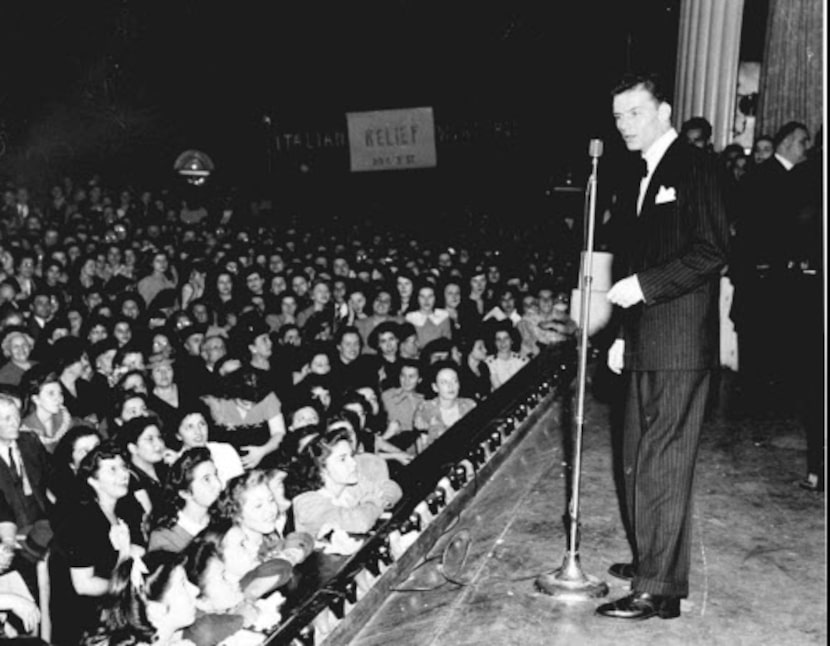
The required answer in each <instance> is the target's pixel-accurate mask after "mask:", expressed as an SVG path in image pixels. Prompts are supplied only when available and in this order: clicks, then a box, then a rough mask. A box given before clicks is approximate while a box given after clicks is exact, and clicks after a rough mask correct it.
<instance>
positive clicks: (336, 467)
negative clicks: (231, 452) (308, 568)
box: [289, 423, 401, 536]
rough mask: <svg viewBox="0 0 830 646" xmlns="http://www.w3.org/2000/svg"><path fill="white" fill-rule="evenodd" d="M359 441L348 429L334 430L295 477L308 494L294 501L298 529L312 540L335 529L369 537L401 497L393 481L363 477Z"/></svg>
mask: <svg viewBox="0 0 830 646" xmlns="http://www.w3.org/2000/svg"><path fill="white" fill-rule="evenodd" d="M355 449H356V447H355V435H354V431H353V429H352V428H350V426H349V425H348V424H344V423H336V424H333V425H332V426H331V427H330V428H329V429H328V430H327V431H326V432H325V433H324V434H322V435H320V436H317V437H315V438H312V439H311V440H310V441H309V442H308V444H306V445H305V447H304V448H303V449H302V455H301V458H302V459H301V460H299V461H298V462H296V463H295V468H296V471H295V472H294V473H292V474H289V477H290V478H291V480H292V483H293V485H294V487H295V488H296V487H300V488H301V489H302V490H303V493H300V494H299V495H297V496H295V497H294V499H293V501H292V508H293V510H294V526H295V527H296V528H297V531H303V532H307V533H309V534H311V535H312V536H319V535H320V534H321V533H323V534H324V533H325V532H326V531H327V530H329V529H338V530H342V531H345V532H349V533H356V534H365V533H367V532H368V531H369V530H370V529H372V527H374V525H375V523H376V522H377V520H378V518H380V515H381V514H382V513H383V512H384V511H386V510H388V509H391V508H392V507H393V506H394V504H395V503H396V502H397V501H398V500H399V499H400V497H401V490H400V487H398V486H397V485H396V484H395V483H394V482H393V481H392V480H383V479H374V478H367V477H366V475H365V474H364V475H363V476H362V477H361V473H360V469H359V468H358V462H357V460H356V459H355Z"/></svg>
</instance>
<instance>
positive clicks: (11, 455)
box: [9, 446, 20, 476]
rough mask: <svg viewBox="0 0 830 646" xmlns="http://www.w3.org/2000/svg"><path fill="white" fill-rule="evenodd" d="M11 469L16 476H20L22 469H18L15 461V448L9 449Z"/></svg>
mask: <svg viewBox="0 0 830 646" xmlns="http://www.w3.org/2000/svg"><path fill="white" fill-rule="evenodd" d="M9 468H10V469H11V470H12V473H14V475H16V476H19V475H20V469H19V468H18V467H17V461H16V460H15V459H14V447H11V446H10V447H9Z"/></svg>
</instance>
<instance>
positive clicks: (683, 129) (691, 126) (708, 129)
mask: <svg viewBox="0 0 830 646" xmlns="http://www.w3.org/2000/svg"><path fill="white" fill-rule="evenodd" d="M689 130H700V132H701V133H702V134H703V139H704V140H706V141H709V139H710V138H711V137H712V124H711V123H709V121H708V120H707V119H705V118H704V117H692V118H691V119H686V121H684V122H683V125H682V126H680V134H686V133H687V132H689Z"/></svg>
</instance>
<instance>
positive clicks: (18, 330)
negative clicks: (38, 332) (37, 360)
mask: <svg viewBox="0 0 830 646" xmlns="http://www.w3.org/2000/svg"><path fill="white" fill-rule="evenodd" d="M4 334H5V336H4V337H3V342H2V348H3V356H5V357H6V358H7V359H8V362H7V363H6V364H5V365H4V366H3V367H2V368H0V384H8V385H10V386H19V385H20V380H21V379H22V378H23V373H24V372H26V371H27V370H29V368H31V367H32V366H33V365H34V363H33V362H32V361H30V360H29V357H30V356H31V354H32V348H34V346H35V341H34V339H33V338H32V337H31V336H29V334H28V333H27V332H26V329H25V328H23V327H17V326H14V327H9V328H6V330H5V331H4Z"/></svg>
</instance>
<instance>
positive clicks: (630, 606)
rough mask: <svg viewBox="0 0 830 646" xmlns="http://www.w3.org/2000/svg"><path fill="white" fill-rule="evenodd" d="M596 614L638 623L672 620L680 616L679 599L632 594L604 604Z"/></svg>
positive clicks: (642, 593) (640, 593) (647, 594)
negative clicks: (644, 620) (647, 620)
mask: <svg viewBox="0 0 830 646" xmlns="http://www.w3.org/2000/svg"><path fill="white" fill-rule="evenodd" d="M597 614H598V615H601V616H603V617H611V618H613V619H629V620H631V621H640V620H643V619H651V618H652V617H660V619H674V618H675V617H679V616H680V599H679V598H678V597H664V596H660V595H656V594H649V593H648V592H632V593H631V594H630V595H628V596H627V597H623V598H622V599H617V600H616V601H612V602H611V603H605V604H603V605H601V606H600V607H599V608H597Z"/></svg>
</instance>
